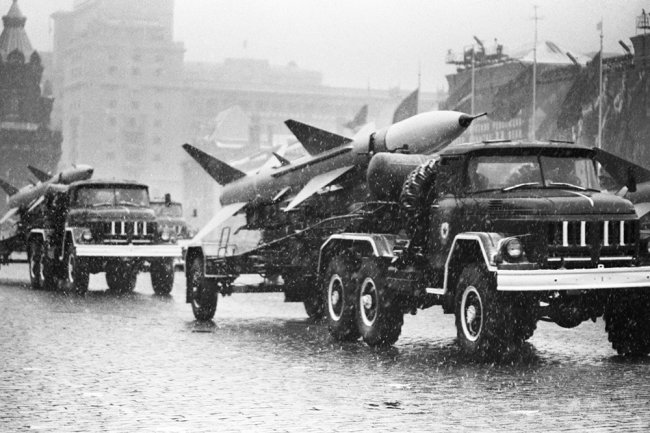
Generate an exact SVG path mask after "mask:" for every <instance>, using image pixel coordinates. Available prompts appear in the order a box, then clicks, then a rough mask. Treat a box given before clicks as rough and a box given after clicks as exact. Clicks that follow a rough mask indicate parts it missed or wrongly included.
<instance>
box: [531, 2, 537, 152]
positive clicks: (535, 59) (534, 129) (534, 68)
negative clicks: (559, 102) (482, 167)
mask: <svg viewBox="0 0 650 433" xmlns="http://www.w3.org/2000/svg"><path fill="white" fill-rule="evenodd" d="M533 8H534V9H535V40H534V42H533V113H532V117H531V120H530V123H531V133H530V135H531V139H532V140H533V141H534V140H535V136H536V135H537V131H536V130H537V125H536V119H535V114H536V113H535V111H536V107H537V20H538V18H537V5H535V6H533Z"/></svg>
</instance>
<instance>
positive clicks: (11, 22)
mask: <svg viewBox="0 0 650 433" xmlns="http://www.w3.org/2000/svg"><path fill="white" fill-rule="evenodd" d="M26 21H27V18H26V17H25V16H24V15H23V14H22V13H21V11H20V8H19V7H18V2H17V0H13V2H12V4H11V7H10V9H9V11H8V12H7V14H6V15H5V16H3V17H2V22H3V25H4V27H3V30H2V33H1V34H0V151H1V152H2V158H0V177H2V178H3V179H4V180H6V181H8V182H9V183H10V184H12V185H13V186H15V187H18V188H19V187H22V186H25V185H27V184H29V183H30V182H31V181H32V180H31V178H30V176H29V175H28V174H29V171H28V170H27V165H32V166H35V167H37V168H39V169H41V170H43V171H46V172H54V170H56V167H57V163H58V161H59V158H60V156H61V133H60V132H58V131H52V130H51V129H50V112H51V110H52V103H53V99H52V95H51V84H50V83H49V82H42V76H43V64H42V60H41V56H40V55H39V54H38V53H37V52H36V51H35V50H34V49H33V48H32V45H31V43H30V41H29V37H28V36H27V33H26V32H25V22H26ZM0 194H4V191H3V192H2V193H0ZM0 203H3V204H4V200H3V201H1V202H0ZM2 207H3V205H0V208H2Z"/></svg>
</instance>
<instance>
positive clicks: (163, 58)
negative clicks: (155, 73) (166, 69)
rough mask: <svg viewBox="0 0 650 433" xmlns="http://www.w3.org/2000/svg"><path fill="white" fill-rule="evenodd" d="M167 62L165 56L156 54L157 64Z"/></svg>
mask: <svg viewBox="0 0 650 433" xmlns="http://www.w3.org/2000/svg"><path fill="white" fill-rule="evenodd" d="M164 61H165V56H163V55H162V54H156V63H162V62H164Z"/></svg>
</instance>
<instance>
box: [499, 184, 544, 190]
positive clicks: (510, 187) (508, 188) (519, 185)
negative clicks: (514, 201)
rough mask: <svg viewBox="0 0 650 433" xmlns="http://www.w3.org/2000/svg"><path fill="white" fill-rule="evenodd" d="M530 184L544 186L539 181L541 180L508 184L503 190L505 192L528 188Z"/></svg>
mask: <svg viewBox="0 0 650 433" xmlns="http://www.w3.org/2000/svg"><path fill="white" fill-rule="evenodd" d="M529 186H542V184H541V183H539V182H526V183H518V184H517V185H512V186H507V187H505V188H501V191H503V192H506V191H512V190H514V189H519V188H526V187H529Z"/></svg>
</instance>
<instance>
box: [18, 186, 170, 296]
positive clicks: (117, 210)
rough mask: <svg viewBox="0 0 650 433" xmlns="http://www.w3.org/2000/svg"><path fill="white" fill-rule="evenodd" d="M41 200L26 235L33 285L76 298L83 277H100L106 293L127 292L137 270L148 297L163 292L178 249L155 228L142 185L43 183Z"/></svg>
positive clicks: (84, 286) (85, 285)
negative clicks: (146, 279)
mask: <svg viewBox="0 0 650 433" xmlns="http://www.w3.org/2000/svg"><path fill="white" fill-rule="evenodd" d="M44 197H45V199H44V201H43V203H42V204H41V205H40V207H39V209H40V215H41V217H40V218H39V219H37V220H36V221H35V223H34V224H32V225H31V226H30V227H29V231H28V234H27V256H28V262H29V273H30V280H31V284H32V287H33V288H35V289H57V288H63V289H64V290H70V291H73V292H76V293H79V294H83V293H85V292H86V291H87V290H88V282H89V275H90V274H93V273H98V272H105V273H106V283H107V284H108V288H109V289H110V290H112V291H116V292H130V291H132V290H134V288H135V285H136V280H137V276H138V273H140V272H143V271H148V272H149V273H150V275H151V284H152V286H153V290H154V292H155V293H156V294H162V295H164V294H169V293H170V292H171V290H172V287H173V284H174V267H173V261H174V259H175V258H177V257H179V256H180V254H181V250H180V247H179V246H178V245H177V244H176V237H175V235H173V234H172V233H171V231H170V229H168V228H165V227H164V226H159V224H158V222H157V220H156V216H155V214H154V210H153V209H152V208H151V206H150V203H149V190H148V187H147V186H146V185H143V184H140V183H137V182H131V181H119V180H86V181H79V182H74V183H72V184H70V185H50V186H49V188H48V190H47V192H46V194H45V196H44Z"/></svg>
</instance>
